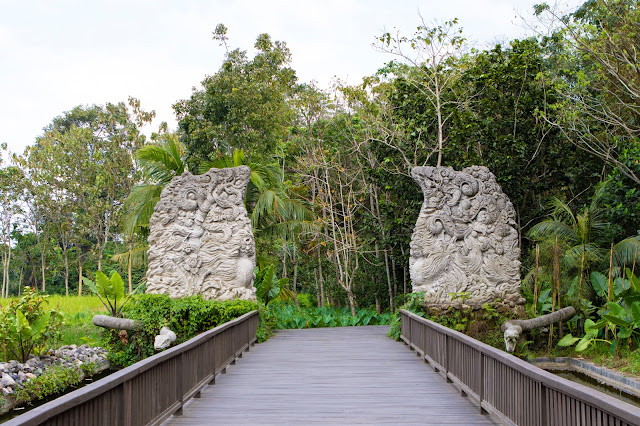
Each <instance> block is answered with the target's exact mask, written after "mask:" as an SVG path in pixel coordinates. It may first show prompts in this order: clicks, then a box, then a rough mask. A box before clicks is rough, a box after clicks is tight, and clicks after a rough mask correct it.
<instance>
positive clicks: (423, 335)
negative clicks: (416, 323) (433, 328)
mask: <svg viewBox="0 0 640 426" xmlns="http://www.w3.org/2000/svg"><path fill="white" fill-rule="evenodd" d="M428 328H429V326H427V324H423V325H422V344H423V345H424V349H423V352H424V354H423V356H422V359H423V360H424V362H427V347H428V346H429V344H428V342H427V329H428Z"/></svg>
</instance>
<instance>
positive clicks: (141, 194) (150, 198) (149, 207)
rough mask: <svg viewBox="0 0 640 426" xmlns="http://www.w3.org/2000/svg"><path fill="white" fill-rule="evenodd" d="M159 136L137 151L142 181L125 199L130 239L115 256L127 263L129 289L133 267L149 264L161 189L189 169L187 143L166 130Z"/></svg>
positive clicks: (124, 224) (125, 229)
mask: <svg viewBox="0 0 640 426" xmlns="http://www.w3.org/2000/svg"><path fill="white" fill-rule="evenodd" d="M160 138H161V140H160V142H159V143H155V144H149V145H145V146H143V147H142V148H140V149H139V150H138V151H137V152H136V160H137V163H138V165H139V166H140V168H141V169H142V179H143V182H142V183H140V184H138V185H136V186H134V187H133V189H132V190H131V193H130V194H129V196H128V197H127V199H126V200H125V202H124V212H125V214H124V217H123V219H122V231H123V233H124V235H125V237H126V239H127V240H129V251H128V252H126V253H121V254H117V255H115V256H113V260H115V261H117V262H119V263H120V264H122V265H126V266H127V268H128V270H129V273H128V276H129V290H130V291H131V290H132V287H133V285H132V283H131V268H132V267H141V266H144V265H146V263H147V250H148V248H149V246H148V244H147V242H146V237H147V236H148V235H149V221H150V219H151V215H152V214H153V209H154V208H155V206H156V204H157V203H158V201H159V200H160V194H161V193H162V189H163V188H164V187H165V185H167V184H168V183H169V182H171V179H173V177H174V176H178V175H181V174H182V173H183V172H184V171H185V170H186V169H187V166H186V163H185V162H184V158H185V150H184V146H183V145H182V144H181V143H180V141H179V140H178V137H177V136H176V135H175V134H173V133H165V134H162V135H161V136H160ZM136 240H137V244H136ZM136 245H137V247H136Z"/></svg>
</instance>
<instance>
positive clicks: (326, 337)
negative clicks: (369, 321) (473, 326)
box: [164, 326, 496, 425]
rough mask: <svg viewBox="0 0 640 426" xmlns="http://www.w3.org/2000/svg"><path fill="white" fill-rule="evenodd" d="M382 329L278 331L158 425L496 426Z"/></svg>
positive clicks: (475, 406)
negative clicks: (395, 425)
mask: <svg viewBox="0 0 640 426" xmlns="http://www.w3.org/2000/svg"><path fill="white" fill-rule="evenodd" d="M387 331H388V327H381V326H374V327H344V328H316V329H306V330H282V331H278V332H277V335H276V336H275V337H273V338H271V339H269V340H268V341H267V342H265V343H262V344H259V345H256V346H254V347H253V348H251V351H250V352H248V353H246V354H245V355H244V358H242V359H238V361H237V363H236V365H233V366H229V368H228V371H227V374H225V375H220V376H218V377H217V378H216V384H215V385H214V386H207V387H205V388H204V389H203V390H202V397H201V398H194V399H192V400H191V401H190V402H188V403H187V404H186V405H185V407H184V412H183V414H182V415H181V416H173V417H171V418H169V419H168V420H167V421H166V422H165V423H164V424H165V425H211V424H222V425H224V424H278V425H282V424H318V423H325V424H423V425H424V424H432V425H454V424H455V425H480V424H482V425H484V424H496V423H495V422H494V420H493V419H492V418H491V417H490V416H488V415H482V414H480V409H479V407H478V406H477V405H474V404H472V402H471V401H469V399H468V398H463V397H461V396H460V393H459V392H458V390H457V389H456V388H455V387H454V386H453V385H451V384H447V383H446V382H445V379H444V377H443V376H441V375H439V374H437V373H435V372H434V371H433V369H432V368H430V367H429V365H428V364H425V363H424V362H423V361H422V360H421V359H420V358H419V357H416V355H415V352H413V351H410V350H409V349H408V348H407V347H406V346H405V345H404V344H402V343H399V342H395V341H393V340H392V339H390V338H388V337H387V336H386V332H387Z"/></svg>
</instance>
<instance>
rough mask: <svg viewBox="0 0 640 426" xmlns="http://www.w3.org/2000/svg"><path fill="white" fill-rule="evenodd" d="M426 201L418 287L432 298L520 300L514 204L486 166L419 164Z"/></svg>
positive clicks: (414, 244) (419, 231) (416, 173)
mask: <svg viewBox="0 0 640 426" xmlns="http://www.w3.org/2000/svg"><path fill="white" fill-rule="evenodd" d="M411 174H412V176H413V178H414V179H415V181H416V182H417V183H418V184H419V185H420V187H421V188H422V192H423V193H424V202H423V204H422V208H421V210H420V215H419V217H418V220H417V222H416V226H415V229H414V232H413V236H412V238H411V245H410V247H411V255H410V259H409V271H410V274H411V281H412V286H413V291H414V292H425V302H426V303H427V304H450V303H451V302H452V301H453V300H454V299H458V300H460V299H462V300H466V302H465V303H467V304H472V305H481V304H482V303H484V302H491V301H494V300H495V299H500V300H501V301H505V302H508V303H509V302H511V303H512V304H513V303H516V302H518V301H519V300H520V261H519V256H520V247H519V240H518V231H517V226H516V214H515V210H514V208H513V205H512V204H511V202H510V201H509V199H508V198H507V196H506V195H505V194H504V193H503V192H502V189H501V188H500V185H498V183H497V182H496V178H495V176H494V175H493V173H491V172H490V171H489V169H487V168H486V167H481V166H472V167H467V168H466V169H464V170H462V171H455V170H453V169H452V168H451V167H414V168H413V169H412V171H411Z"/></svg>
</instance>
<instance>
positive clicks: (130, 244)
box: [127, 243, 133, 294]
mask: <svg viewBox="0 0 640 426" xmlns="http://www.w3.org/2000/svg"><path fill="white" fill-rule="evenodd" d="M132 255H133V243H129V262H127V276H128V277H129V294H131V293H133V282H132V281H131V280H132V277H131V266H132V261H131V256H132Z"/></svg>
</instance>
